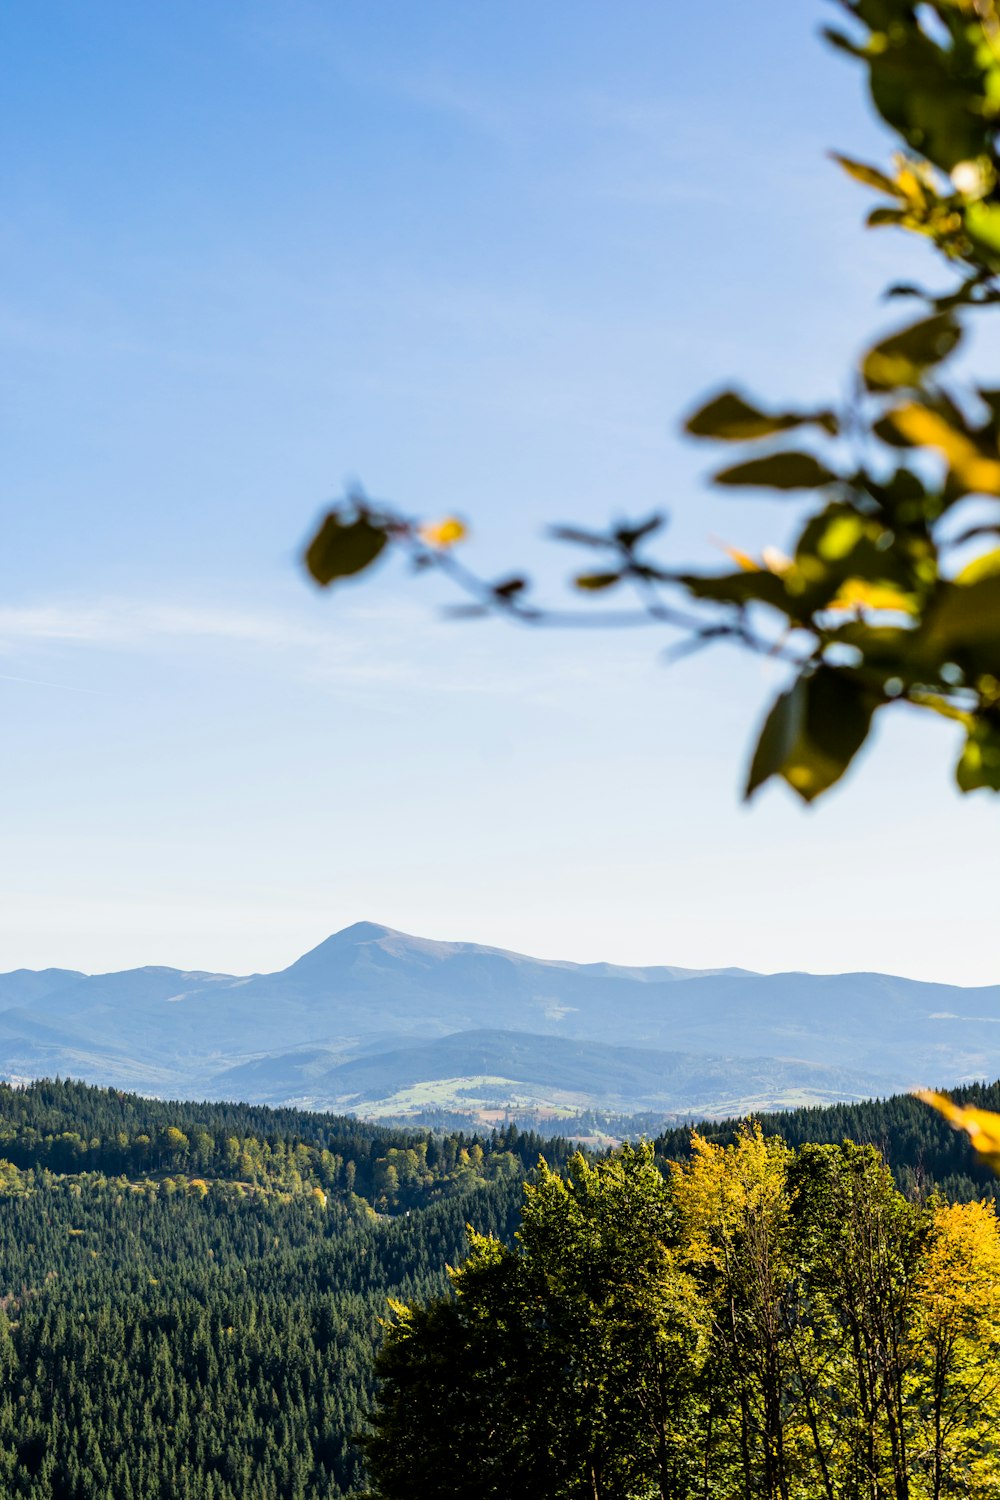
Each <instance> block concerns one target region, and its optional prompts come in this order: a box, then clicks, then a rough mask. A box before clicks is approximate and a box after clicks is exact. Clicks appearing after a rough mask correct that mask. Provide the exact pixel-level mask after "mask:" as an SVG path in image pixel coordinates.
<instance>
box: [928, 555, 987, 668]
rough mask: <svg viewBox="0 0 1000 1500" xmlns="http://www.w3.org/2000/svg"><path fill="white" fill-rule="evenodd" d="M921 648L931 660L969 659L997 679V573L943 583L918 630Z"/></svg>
mask: <svg viewBox="0 0 1000 1500" xmlns="http://www.w3.org/2000/svg"><path fill="white" fill-rule="evenodd" d="M920 648H921V650H922V651H923V652H924V653H925V654H926V655H927V656H928V657H929V658H930V659H931V660H934V661H953V660H954V659H955V657H956V655H957V656H959V657H966V656H968V658H969V659H970V660H971V661H972V662H973V664H974V666H975V669H976V670H977V671H982V672H992V673H993V674H994V676H997V677H1000V574H995V573H994V574H989V575H987V576H986V577H981V578H978V579H976V580H975V581H974V582H972V583H967V584H958V583H946V584H942V585H941V587H940V589H939V590H938V592H937V595H936V597H935V602H934V606H933V608H932V609H931V610H930V611H929V612H928V615H927V619H926V621H925V624H924V627H923V629H922V631H921V640H920Z"/></svg>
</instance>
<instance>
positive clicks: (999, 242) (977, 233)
mask: <svg viewBox="0 0 1000 1500" xmlns="http://www.w3.org/2000/svg"><path fill="white" fill-rule="evenodd" d="M965 231H966V233H967V234H968V236H969V238H970V239H971V240H972V241H973V243H974V245H975V246H976V248H977V250H979V251H980V252H981V253H985V258H986V260H987V263H988V264H989V265H990V266H991V267H993V268H995V267H996V265H997V256H998V255H1000V203H986V202H982V203H970V204H969V205H968V207H967V208H966V210H965Z"/></svg>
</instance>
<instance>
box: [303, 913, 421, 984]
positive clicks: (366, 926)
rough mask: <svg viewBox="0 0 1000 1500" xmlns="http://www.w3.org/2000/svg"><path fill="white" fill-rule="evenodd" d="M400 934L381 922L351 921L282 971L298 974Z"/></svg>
mask: <svg viewBox="0 0 1000 1500" xmlns="http://www.w3.org/2000/svg"><path fill="white" fill-rule="evenodd" d="M401 936H402V934H401V933H398V932H396V931H394V929H393V928H391V927H385V926H383V925H382V923H381V922H352V923H351V925H350V926H349V927H342V928H341V929H340V931H339V932H334V933H331V934H330V936H329V937H328V938H324V939H323V941H322V942H321V943H317V944H316V947H315V948H310V949H309V951H308V953H303V955H302V957H301V958H297V959H296V960H295V962H294V963H293V964H289V966H288V968H287V969H285V970H283V973H285V974H291V973H297V974H300V973H302V971H303V970H310V969H314V968H317V967H321V966H322V965H323V964H325V963H326V962H328V961H329V960H330V959H331V958H334V957H335V956H338V957H342V956H343V955H344V954H346V953H348V952H350V950H351V949H352V948H360V947H362V946H363V945H364V944H365V943H377V942H380V941H381V940H383V939H384V938H395V937H401Z"/></svg>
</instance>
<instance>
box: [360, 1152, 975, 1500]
mask: <svg viewBox="0 0 1000 1500" xmlns="http://www.w3.org/2000/svg"><path fill="white" fill-rule="evenodd" d="M452 1284H453V1287H454V1292H455V1297H454V1299H453V1300H447V1299H439V1300H436V1301H432V1302H431V1303H430V1304H426V1305H416V1306H405V1305H397V1307H396V1317H395V1322H394V1325H393V1327H392V1329H391V1332H390V1335H389V1337H388V1339H387V1342H386V1345H385V1347H384V1349H383V1351H382V1353H381V1355H380V1357H379V1362H378V1368H379V1372H380V1375H381V1378H382V1394H381V1405H380V1409H379V1413H378V1416H377V1419H376V1424H375V1430H374V1432H373V1435H372V1436H371V1437H370V1438H369V1440H368V1445H367V1451H368V1456H369V1461H370V1465H371V1470H372V1474H373V1478H374V1490H375V1493H376V1494H377V1495H378V1496H380V1497H382V1500H411V1497H412V1500H415V1497H417V1496H421V1497H433V1496H440V1497H442V1500H443V1497H445V1496H448V1497H458V1496H462V1497H469V1500H471V1497H472V1496H481V1497H487V1496H497V1497H500V1496H509V1495H511V1494H520V1495H524V1496H531V1497H536V1496H537V1497H539V1500H541V1497H543V1496H544V1497H552V1500H556V1497H560V1496H565V1497H575V1496H580V1497H584V1496H590V1497H594V1500H645V1497H653V1496H660V1497H664V1500H666V1497H671V1500H687V1497H691V1500H694V1497H695V1496H700V1497H703V1500H723V1497H726V1500H728V1497H736V1496H744V1497H746V1500H750V1497H764V1500H779V1497H780V1500H792V1497H802V1500H806V1497H810V1500H816V1497H823V1496H825V1497H828V1500H847V1497H851V1500H863V1497H864V1500H867V1497H871V1500H877V1497H881V1496H889V1495H893V1496H895V1500H918V1497H919V1500H925V1497H933V1500H939V1497H943V1496H948V1495H962V1496H969V1497H973V1496H975V1497H979V1496H982V1497H985V1496H992V1495H995V1494H997V1493H1000V1440H998V1437H997V1433H998V1425H1000V1227H998V1222H997V1218H996V1215H995V1213H994V1212H993V1210H992V1209H991V1208H990V1207H988V1206H987V1205H985V1204H983V1203H979V1202H971V1203H966V1204H947V1203H945V1202H944V1201H942V1200H936V1201H935V1200H931V1201H930V1202H928V1203H927V1204H925V1205H923V1206H921V1205H919V1204H916V1203H913V1202H911V1201H908V1200H907V1199H906V1198H904V1197H903V1195H902V1194H901V1193H900V1192H899V1191H898V1189H897V1188H896V1187H895V1185H894V1183H893V1180H892V1176H891V1174H890V1172H889V1170H888V1168H887V1167H886V1166H885V1164H884V1162H883V1161H882V1159H881V1157H880V1156H879V1154H878V1152H877V1151H876V1150H875V1149H874V1148H873V1147H871V1146H859V1145H855V1144H853V1143H851V1142H845V1143H844V1144H842V1145H840V1146H834V1145H804V1146H802V1147H801V1148H800V1149H799V1150H798V1151H797V1152H794V1151H792V1150H791V1149H790V1148H789V1147H788V1146H786V1145H785V1144H784V1143H783V1142H781V1141H780V1140H777V1139H771V1140H766V1139H765V1138H764V1136H763V1135H762V1133H761V1131H760V1129H759V1127H758V1128H756V1129H750V1128H748V1127H744V1128H743V1129H742V1130H741V1131H740V1132H739V1134H738V1135H737V1138H736V1140H735V1141H734V1142H732V1143H731V1144H729V1145H719V1144H715V1143H712V1142H710V1141H708V1140H705V1139H704V1138H702V1137H697V1136H696V1137H695V1141H694V1153H693V1157H692V1159H691V1160H690V1161H689V1162H687V1163H686V1164H680V1163H675V1164H673V1166H672V1167H671V1170H670V1172H669V1174H667V1175H665V1174H664V1173H663V1172H661V1170H660V1169H659V1166H658V1164H657V1162H656V1160H655V1158H654V1153H653V1148H652V1147H651V1146H648V1147H640V1148H625V1149H623V1151H622V1152H620V1153H619V1154H617V1155H616V1156H613V1157H610V1158H608V1159H606V1160H604V1161H601V1162H598V1163H596V1164H592V1163H588V1162H587V1161H586V1160H585V1159H584V1158H583V1157H582V1156H577V1157H576V1158H574V1160H573V1161H572V1162H571V1164H570V1169H569V1173H568V1174H567V1175H565V1176H563V1175H561V1174H559V1173H558V1172H554V1171H551V1170H549V1169H544V1168H543V1170H542V1172H541V1174H540V1177H539V1179H538V1181H537V1182H536V1183H535V1184H534V1185H532V1186H529V1187H527V1188H526V1190H525V1202H524V1207H523V1210H522V1217H521V1225H520V1228H519V1230H518V1232H517V1242H516V1246H515V1247H513V1248H510V1247H507V1246H504V1245H503V1244H502V1243H501V1242H500V1241H499V1240H498V1239H497V1238H495V1237H491V1236H481V1235H476V1236H474V1237H473V1240H472V1252H471V1254H470V1256H469V1258H468V1259H467V1260H466V1261H465V1263H464V1264H463V1265H462V1266H461V1267H460V1268H459V1269H458V1270H457V1271H455V1272H453V1273H452Z"/></svg>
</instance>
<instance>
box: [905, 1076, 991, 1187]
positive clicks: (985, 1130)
mask: <svg viewBox="0 0 1000 1500" xmlns="http://www.w3.org/2000/svg"><path fill="white" fill-rule="evenodd" d="M914 1093H915V1095H916V1097H917V1098H918V1099H922V1100H923V1101H924V1103H925V1104H929V1105H930V1106H931V1108H932V1109H936V1110H937V1112H938V1114H941V1115H944V1117H945V1119H946V1120H947V1121H948V1123H949V1125H953V1126H954V1127H955V1129H956V1130H964V1131H965V1133H966V1135H967V1136H968V1137H969V1140H970V1141H971V1142H972V1145H973V1148H974V1150H975V1152H976V1154H977V1156H981V1157H982V1159H983V1160H984V1161H985V1162H987V1163H988V1164H989V1165H990V1166H991V1167H992V1168H993V1170H994V1171H997V1170H998V1169H1000V1115H996V1114H993V1112H992V1111H991V1110H988V1109H972V1108H968V1107H966V1106H963V1105H960V1104H955V1103H953V1102H952V1100H951V1099H949V1098H948V1095H947V1094H939V1093H938V1092H937V1091H936V1090H935V1089H915V1090H914Z"/></svg>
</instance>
